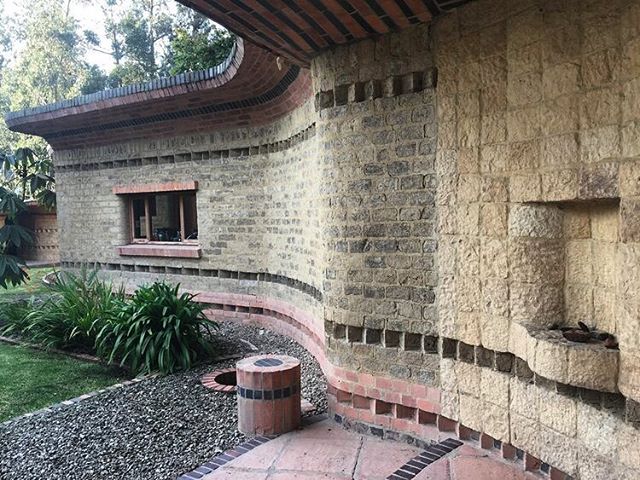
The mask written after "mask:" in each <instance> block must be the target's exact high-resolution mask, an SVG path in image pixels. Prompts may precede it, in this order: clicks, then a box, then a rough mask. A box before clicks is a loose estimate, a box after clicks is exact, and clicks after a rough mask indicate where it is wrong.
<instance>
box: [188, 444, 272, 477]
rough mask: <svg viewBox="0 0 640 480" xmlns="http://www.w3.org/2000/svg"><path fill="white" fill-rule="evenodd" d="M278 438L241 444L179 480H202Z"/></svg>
mask: <svg viewBox="0 0 640 480" xmlns="http://www.w3.org/2000/svg"><path fill="white" fill-rule="evenodd" d="M274 438H276V437H270V436H258V437H254V438H252V439H250V440H247V441H246V442H244V443H241V444H240V445H238V446H236V447H233V448H230V449H229V450H225V451H224V452H222V453H220V454H218V455H216V456H215V457H213V458H212V459H211V460H209V461H208V462H206V463H204V464H202V465H200V466H199V467H197V468H195V469H194V470H192V471H190V472H187V473H183V474H182V475H180V476H179V477H178V478H177V480H197V479H200V478H202V477H204V476H205V475H208V474H210V473H212V472H213V471H215V470H217V469H218V468H220V467H222V466H224V465H226V464H227V463H229V462H230V461H231V460H234V459H236V458H238V457H240V456H242V455H244V454H245V453H247V452H250V451H251V450H253V449H254V448H256V447H259V446H260V445H262V444H264V443H267V442H269V441H270V440H273V439H274Z"/></svg>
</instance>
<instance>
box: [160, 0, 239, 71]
mask: <svg viewBox="0 0 640 480" xmlns="http://www.w3.org/2000/svg"><path fill="white" fill-rule="evenodd" d="M234 41H235V37H234V36H233V35H231V34H230V33H229V32H228V31H227V30H225V29H223V28H220V27H218V26H217V25H216V24H215V23H213V22H212V21H211V20H209V19H208V18H206V17H204V16H203V15H201V14H200V13H198V12H196V11H195V10H192V9H190V8H187V7H185V6H183V5H180V6H179V7H178V15H177V16H176V25H175V33H174V36H173V39H172V40H171V48H170V54H171V61H170V63H171V68H170V73H171V75H177V74H178V73H182V72H187V71H196V70H204V69H207V68H210V67H213V66H215V65H218V64H220V63H222V62H223V61H224V60H225V59H226V58H227V56H228V55H229V52H230V51H231V48H232V47H233V43H234Z"/></svg>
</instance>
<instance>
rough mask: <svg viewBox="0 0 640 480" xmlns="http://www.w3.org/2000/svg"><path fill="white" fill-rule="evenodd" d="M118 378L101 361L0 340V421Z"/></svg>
mask: <svg viewBox="0 0 640 480" xmlns="http://www.w3.org/2000/svg"><path fill="white" fill-rule="evenodd" d="M122 380H125V378H124V377H123V376H122V372H121V371H114V370H112V369H109V368H107V367H104V366H102V365H96V364H93V363H88V362H82V361H79V360H76V359H74V358H70V357H66V356H64V355H56V354H49V353H45V352H41V351H38V350H34V349H30V348H26V347H17V346H13V345H8V344H6V343H1V342H0V422H2V421H4V420H7V419H9V418H12V417H15V416H17V415H21V414H23V413H27V412H31V411H34V410H38V409H39V408H43V407H46V406H48V405H51V404H54V403H58V402H61V401H62V400H68V399H70V398H74V397H77V396H79V395H82V394H83V393H88V392H91V391H93V390H98V389H100V388H104V387H106V386H108V385H113V384H114V383H118V382H119V381H122Z"/></svg>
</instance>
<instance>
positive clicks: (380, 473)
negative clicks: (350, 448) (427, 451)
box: [354, 437, 422, 480]
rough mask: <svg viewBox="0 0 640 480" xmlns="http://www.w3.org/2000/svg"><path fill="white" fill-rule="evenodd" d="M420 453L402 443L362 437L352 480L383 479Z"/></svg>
mask: <svg viewBox="0 0 640 480" xmlns="http://www.w3.org/2000/svg"><path fill="white" fill-rule="evenodd" d="M421 451H422V450H420V449H418V448H415V447H411V446H409V445H406V444H403V443H396V442H384V441H382V440H378V439H375V438H371V437H364V441H363V444H362V449H361V450H360V457H359V459H358V466H357V467H356V473H355V476H354V479H355V480H378V479H384V478H386V477H387V476H388V475H390V474H391V473H393V472H395V471H396V470H397V469H398V468H400V467H401V466H402V465H404V464H405V463H407V461H409V460H411V459H412V458H413V457H415V456H416V455H418V454H419V453H420V452H421Z"/></svg>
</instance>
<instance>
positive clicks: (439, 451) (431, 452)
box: [387, 436, 462, 480]
mask: <svg viewBox="0 0 640 480" xmlns="http://www.w3.org/2000/svg"><path fill="white" fill-rule="evenodd" d="M408 437H409V438H407V440H410V438H411V437H410V436H408ZM408 443H414V442H408ZM461 445H462V442H461V441H459V440H456V439H454V438H448V439H446V440H444V441H443V442H440V443H437V444H432V445H429V446H427V447H426V448H425V451H424V452H422V453H420V454H419V455H417V456H415V457H414V458H412V459H411V460H409V461H408V462H407V463H405V464H404V465H403V466H401V467H400V468H398V469H397V470H396V471H395V472H393V473H392V474H391V475H389V476H388V477H387V480H390V479H391V480H395V479H397V478H401V479H403V480H410V479H412V478H414V477H415V476H416V475H418V474H419V473H420V472H422V470H424V469H425V468H426V467H427V466H428V465H430V464H431V463H433V462H437V461H438V460H440V459H441V458H442V457H443V456H445V455H447V454H448V453H450V452H452V451H453V450H455V449H456V448H458V447H460V446H461Z"/></svg>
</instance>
